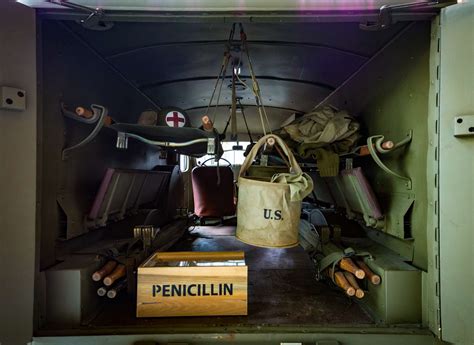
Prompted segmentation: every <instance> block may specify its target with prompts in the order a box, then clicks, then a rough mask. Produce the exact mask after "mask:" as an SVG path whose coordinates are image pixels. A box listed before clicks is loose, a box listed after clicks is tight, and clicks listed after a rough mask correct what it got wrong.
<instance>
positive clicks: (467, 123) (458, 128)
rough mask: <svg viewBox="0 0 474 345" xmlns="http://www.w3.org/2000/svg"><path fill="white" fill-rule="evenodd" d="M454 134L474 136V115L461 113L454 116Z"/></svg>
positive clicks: (456, 135) (457, 135)
mask: <svg viewBox="0 0 474 345" xmlns="http://www.w3.org/2000/svg"><path fill="white" fill-rule="evenodd" d="M454 136H455V137H465V136H474V115H460V116H456V117H455V118H454Z"/></svg>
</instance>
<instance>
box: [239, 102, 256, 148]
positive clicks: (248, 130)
mask: <svg viewBox="0 0 474 345" xmlns="http://www.w3.org/2000/svg"><path fill="white" fill-rule="evenodd" d="M238 102H239V106H240V110H241V111H242V117H243V118H244V123H245V128H247V134H248V136H249V139H250V144H253V139H252V134H251V133H250V129H249V125H248V124H247V117H246V116H245V112H244V107H243V106H242V103H240V100H238Z"/></svg>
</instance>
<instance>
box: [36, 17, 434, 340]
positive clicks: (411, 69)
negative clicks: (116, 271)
mask: <svg viewBox="0 0 474 345" xmlns="http://www.w3.org/2000/svg"><path fill="white" fill-rule="evenodd" d="M361 18H362V20H361ZM363 18H364V16H363V15H361V16H360V17H359V18H358V19H357V20H355V19H351V17H347V18H346V19H344V17H340V18H336V17H335V19H333V20H326V21H321V22H312V21H311V20H308V21H304V20H292V21H290V20H288V21H285V20H284V19H283V20H275V21H271V20H258V18H256V19H255V20H253V21H249V20H244V21H243V22H242V25H240V22H239V21H237V20H236V21H235V23H234V22H232V21H231V22H224V21H219V20H214V21H209V22H206V21H204V20H203V21H200V20H188V21H186V20H179V18H178V19H173V18H172V17H171V18H170V19H161V21H157V22H152V21H146V20H144V21H132V20H128V21H119V20H117V21H114V22H113V25H111V24H109V23H102V24H100V25H99V26H100V27H99V28H97V27H96V28H94V29H90V28H85V27H83V25H81V24H80V23H78V22H77V21H75V20H68V18H55V17H54V16H49V17H48V16H45V17H41V15H40V16H39V19H40V22H39V28H40V35H39V38H38V40H39V41H38V47H39V48H38V49H39V50H38V51H39V56H40V59H39V61H38V63H39V70H40V71H41V72H40V76H39V81H40V96H41V97H40V99H41V117H40V121H39V123H41V126H40V133H39V137H40V138H41V139H40V141H41V142H40V147H41V160H40V162H39V181H40V186H41V187H40V191H39V200H40V204H39V209H38V217H39V218H38V224H39V229H40V230H39V232H38V241H39V253H40V254H39V271H38V279H37V284H36V288H35V291H36V311H37V313H36V334H37V335H79V334H126V333H142V332H144V333H146V332H165V331H169V330H170V329H173V330H175V331H179V330H190V329H199V330H200V331H203V330H208V331H213V330H214V331H215V330H222V329H225V330H227V331H232V330H235V331H238V330H245V329H247V330H248V329H252V330H256V331H258V330H262V329H270V328H274V327H278V328H279V329H280V330H281V329H285V327H288V328H289V327H293V329H294V327H297V328H301V329H317V328H318V327H330V328H332V327H335V328H340V329H344V328H354V327H361V326H364V327H369V328H372V327H373V328H376V327H393V326H396V327H397V328H396V331H397V332H411V330H413V329H426V328H428V327H429V324H428V323H429V320H428V317H427V315H428V313H427V310H429V309H430V308H432V306H430V305H428V299H427V298H425V297H426V296H427V295H426V294H427V293H430V292H429V291H431V288H432V287H431V286H430V285H429V283H428V282H429V279H428V278H427V277H429V275H430V274H432V272H431V271H430V268H429V265H428V262H429V260H430V259H429V258H430V255H431V254H430V250H431V249H432V248H430V244H429V243H428V241H427V236H431V233H430V231H428V230H427V229H428V228H429V224H430V217H431V211H430V207H431V206H430V205H427V202H426V201H427V198H428V193H429V190H430V188H429V186H431V185H433V184H434V183H436V182H435V178H434V177H432V176H430V174H429V172H428V171H429V167H430V164H434V161H435V153H434V152H432V150H431V149H430V142H429V133H430V131H431V128H432V126H435V124H434V122H433V123H431V122H430V112H431V111H432V109H431V108H430V102H431V103H434V101H433V95H432V93H433V90H432V89H431V88H430V78H433V75H434V76H435V77H436V71H434V72H433V70H432V66H431V65H430V61H432V58H430V56H432V55H433V51H436V49H437V47H436V24H433V23H432V20H433V18H434V16H433V13H427V12H417V13H415V14H413V15H412V16H410V15H408V14H407V15H404V16H403V15H402V16H399V17H397V18H398V20H397V21H394V22H393V23H392V24H391V25H390V26H389V27H387V28H385V29H383V30H371V28H370V27H369V29H367V27H364V25H361V23H362V24H366V25H368V26H373V25H376V23H375V22H374V20H375V21H376V19H377V16H376V14H373V13H372V14H370V16H369V17H367V18H371V21H370V23H367V22H365V23H364V20H363ZM374 18H375V19H374ZM367 21H368V20H367ZM232 29H234V30H235V32H234V33H233V34H234V35H232ZM372 29H373V28H372ZM241 30H243V32H244V33H245V37H246V40H245V42H244V41H243V40H242V35H241ZM247 53H248V55H247ZM225 54H228V55H225ZM225 56H229V58H228V62H227V63H228V64H227V65H226V73H225V75H224V74H220V70H221V69H222V64H223V60H224V61H225V60H226V59H225ZM248 57H250V61H251V63H252V68H250V65H249V59H248ZM433 73H434V74H433ZM219 75H220V77H219ZM253 78H255V79H256V80H257V82H258V85H259V89H260V96H261V97H259V99H258V102H256V97H255V93H254V87H253V85H255V81H254V79H253ZM216 85H217V87H216ZM211 98H212V101H211ZM262 105H263V106H264V111H265V113H263V112H262V111H263V108H262ZM78 107H82V108H84V109H83V110H84V112H85V113H83V114H86V115H87V116H86V115H82V116H81V115H80V114H79V113H78V112H76V110H77V108H78ZM321 109H322V110H321ZM318 111H323V113H324V114H329V115H328V119H326V120H327V121H326V122H325V125H327V123H328V122H331V121H330V120H331V119H332V118H333V117H334V116H336V115H337V114H343V115H342V117H340V118H341V119H346V120H347V119H350V120H349V122H350V125H349V127H350V130H351V131H352V132H351V133H350V134H351V135H352V136H351V139H350V140H349V142H348V140H347V138H348V137H349V134H348V135H346V136H345V135H344V133H346V134H347V130H349V129H347V128H346V129H345V130H346V132H344V133H343V134H341V135H339V136H338V139H337V140H333V141H331V142H329V143H326V144H324V145H317V146H314V147H312V146H310V150H309V153H308V152H307V151H306V152H303V153H302V152H301V151H299V148H301V147H302V146H301V144H302V143H304V142H305V141H304V140H305V138H304V135H309V134H308V133H307V132H304V130H301V131H300V132H299V133H300V134H301V133H303V134H301V135H302V136H303V138H299V139H295V137H292V136H291V135H290V134H289V132H288V131H286V130H285V128H288V127H287V126H292V125H293V128H295V127H294V126H298V124H301V123H302V122H304V121H303V120H305V119H306V120H308V119H309V120H308V121H311V119H316V120H315V121H316V122H315V123H313V124H314V125H315V126H316V124H317V118H318V116H317V115H316V116H313V117H311V114H321V113H320V112H319V113H318ZM204 115H207V116H208V118H207V119H205V122H206V121H207V120H210V122H211V123H209V122H206V123H203V116H204ZM231 115H232V116H231ZM306 123H307V122H306ZM331 124H333V123H332V122H331ZM209 126H210V127H209ZM310 126H311V122H310ZM323 127H324V126H323ZM206 128H211V130H206ZM324 128H325V129H327V128H328V127H324ZM300 129H301V128H300ZM216 133H217V134H216ZM264 133H267V134H268V133H273V134H276V135H279V136H281V137H282V138H284V139H285V141H286V142H287V143H289V145H290V147H291V148H292V150H293V151H294V152H295V155H296V158H297V160H298V162H299V164H300V166H301V168H302V169H303V171H304V172H306V173H307V174H308V175H309V176H311V178H312V181H313V184H314V189H313V191H312V192H311V193H310V194H309V195H308V196H307V197H305V199H304V200H303V202H302V212H301V218H302V219H303V220H304V221H305V222H302V223H301V224H303V225H301V226H300V229H299V236H300V241H299V242H300V243H299V245H297V246H294V247H292V248H262V247H257V246H253V245H249V244H245V243H243V242H241V241H239V240H238V239H237V238H236V237H235V232H236V225H237V222H238V217H236V216H235V208H234V209H231V211H230V214H229V211H228V210H227V211H222V209H220V207H221V206H222V205H224V204H226V203H227V204H229V203H230V204H231V207H232V205H234V202H235V198H236V197H237V195H238V194H237V191H238V187H237V186H236V185H235V184H234V182H236V181H237V179H238V175H239V170H240V166H241V164H242V162H243V161H244V159H245V153H246V149H247V146H248V145H250V143H251V142H253V143H255V142H257V141H258V139H259V138H261V137H262V136H263V135H264ZM304 133H306V134H304ZM313 134H314V133H313ZM320 134H321V133H320V132H318V134H317V135H320ZM298 140H300V141H298ZM368 140H369V141H368ZM341 142H344V145H342V146H344V147H342V146H341V145H339V146H338V143H339V144H340V143H341ZM368 143H369V144H368ZM277 146H278V145H271V143H266V144H265V147H264V148H262V150H260V152H259V154H258V156H257V157H256V160H255V162H254V163H253V165H252V167H251V168H250V169H249V170H248V171H247V174H249V175H250V176H256V177H258V178H262V179H267V180H268V179H270V178H271V177H272V175H273V174H274V173H276V172H280V171H282V169H283V170H285V169H286V168H285V162H284V160H283V159H282V158H281V156H280V154H279V150H278V147H277ZM321 148H322V150H319V149H321ZM313 149H314V150H313ZM311 150H313V151H311ZM222 154H223V155H222ZM216 155H217V156H220V155H222V157H223V158H225V159H226V160H220V161H219V163H218V165H219V168H218V167H217V162H216V160H215V158H216ZM304 155H306V157H305V158H303V157H302V156H304ZM203 165H207V166H208V167H210V168H208V169H205V171H204V173H203V175H199V176H197V177H196V176H194V177H193V171H194V172H196V171H197V170H195V169H199V167H201V166H203ZM196 167H197V168H196ZM193 169H194V170H193ZM217 169H220V170H219V171H221V173H220V176H219V177H217ZM226 169H228V170H226ZM229 170H231V172H232V184H231V185H230V186H231V190H230V192H229V190H228V189H227V190H226V191H223V190H222V189H220V188H227V187H228V185H225V184H226V183H227V182H228V179H227V177H228V175H226V174H227V173H226V172H225V171H229ZM201 171H203V170H201ZM321 175H323V176H321ZM218 178H219V179H220V181H219V183H220V185H218V184H217V179H218ZM225 186H227V187H225ZM193 190H194V192H196V190H199V191H200V192H199V193H207V194H209V195H211V196H209V195H204V194H199V195H196V193H193ZM209 198H210V199H212V200H213V201H212V202H214V206H212V205H207V204H205V203H206V202H209V201H208V200H210V199H209ZM216 198H217V199H216ZM206 200H207V201H206ZM203 203H204V204H203ZM197 204H198V205H197ZM215 205H217V206H215ZM197 207H199V208H200V211H199V212H197V211H196V210H197ZM212 207H216V208H217V209H216V210H214V211H215V214H214V215H211V216H206V212H208V213H209V212H210V213H212V211H213V210H211V211H209V208H212ZM234 207H235V205H234ZM219 213H220V214H219ZM203 214H204V216H202V215H203ZM301 227H303V228H301ZM328 243H330V245H331V246H334V247H336V248H340V249H345V248H348V247H350V248H352V249H354V250H355V251H356V252H364V253H365V252H368V253H369V254H370V258H369V257H362V260H365V262H366V263H367V265H368V266H369V268H370V270H371V271H372V273H374V274H376V275H378V276H379V278H380V282H379V283H377V284H373V283H371V282H370V281H369V279H363V280H359V284H360V290H362V291H363V292H364V296H363V297H362V298H357V297H355V296H352V297H349V296H347V294H346V293H345V292H344V290H343V289H341V288H340V287H338V286H336V284H335V283H334V282H332V281H331V280H330V279H327V277H325V273H324V272H320V271H319V270H318V266H317V256H315V253H317V252H319V253H321V252H322V247H325V246H326V245H328ZM240 250H241V251H244V252H245V258H246V264H247V265H248V268H249V272H248V279H249V280H248V315H247V316H207V317H177V318H160V317H156V318H137V317H136V271H137V267H138V266H139V265H140V264H141V263H142V262H143V261H144V260H145V259H146V258H147V257H148V256H150V255H151V254H152V253H153V252H155V251H240ZM110 260H117V261H118V262H120V263H121V264H123V265H124V266H125V274H124V276H126V280H125V278H124V277H122V278H121V280H122V281H123V282H124V283H123V284H124V287H123V288H121V289H120V290H119V291H118V294H117V295H116V296H114V297H113V298H108V297H106V296H99V295H98V293H97V291H98V289H99V288H100V287H101V284H100V282H94V281H93V280H92V279H91V276H92V274H93V273H94V272H95V271H97V270H98V269H100V268H101V267H102V266H103V265H104V264H105V263H106V262H108V261H110ZM354 260H355V259H354ZM65 301H67V303H65Z"/></svg>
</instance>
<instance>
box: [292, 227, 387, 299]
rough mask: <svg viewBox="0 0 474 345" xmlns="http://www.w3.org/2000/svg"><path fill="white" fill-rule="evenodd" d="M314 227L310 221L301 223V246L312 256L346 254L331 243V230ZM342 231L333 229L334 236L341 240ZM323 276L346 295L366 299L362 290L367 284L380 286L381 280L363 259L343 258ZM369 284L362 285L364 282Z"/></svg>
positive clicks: (324, 271) (327, 269) (354, 257)
mask: <svg viewBox="0 0 474 345" xmlns="http://www.w3.org/2000/svg"><path fill="white" fill-rule="evenodd" d="M320 230H321V231H320V232H318V231H316V228H315V227H314V226H312V225H311V224H310V223H309V222H308V221H305V220H302V221H301V223H300V244H301V246H302V247H303V248H304V249H305V250H306V251H308V252H310V253H312V255H316V256H317V257H319V258H320V259H321V258H322V257H325V256H328V255H331V254H333V253H341V254H342V253H344V248H343V247H340V246H339V245H336V244H335V243H333V242H331V241H330V239H329V237H330V236H329V233H330V231H329V229H328V228H326V229H320ZM340 230H341V229H333V236H334V237H336V238H337V240H340V236H341V231H340ZM320 273H322V275H323V276H326V277H327V278H329V279H331V280H332V281H333V282H334V283H335V284H336V285H337V286H338V287H339V288H341V289H342V290H343V291H344V292H345V293H346V295H348V296H351V297H352V296H355V297H356V298H364V296H365V292H364V290H363V289H362V288H361V285H362V286H367V284H373V285H379V284H380V283H381V278H380V276H379V275H377V274H375V273H374V272H373V271H372V270H371V269H370V268H369V267H368V266H367V264H366V263H365V262H364V259H363V257H360V256H353V257H343V258H342V259H341V260H340V261H339V262H337V263H336V264H335V265H330V266H329V267H327V268H325V269H324V270H323V271H322V272H320ZM365 279H366V280H367V284H365V283H364V284H362V282H363V281H364V280H365Z"/></svg>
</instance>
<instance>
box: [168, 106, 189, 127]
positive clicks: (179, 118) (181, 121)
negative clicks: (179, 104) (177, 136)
mask: <svg viewBox="0 0 474 345" xmlns="http://www.w3.org/2000/svg"><path fill="white" fill-rule="evenodd" d="M165 121H166V124H167V125H168V126H169V127H184V125H185V124H186V118H185V117H184V115H183V114H181V113H180V112H179V111H176V110H173V111H170V112H168V114H166V117H165Z"/></svg>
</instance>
